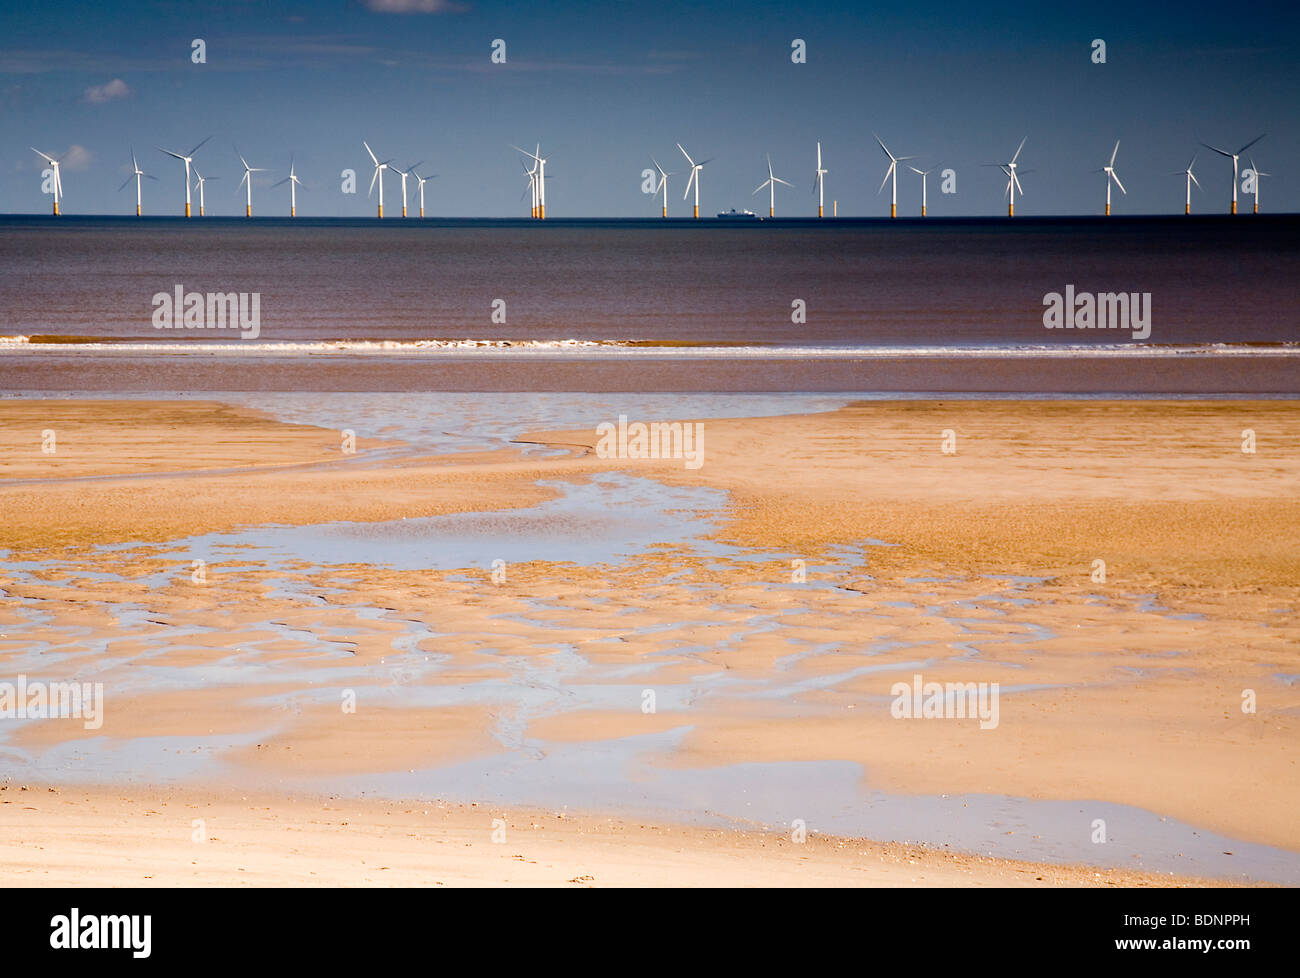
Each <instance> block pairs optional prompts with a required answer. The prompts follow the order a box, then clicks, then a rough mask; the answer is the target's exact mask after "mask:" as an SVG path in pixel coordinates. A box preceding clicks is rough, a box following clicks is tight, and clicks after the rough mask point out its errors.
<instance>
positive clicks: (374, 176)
mask: <svg viewBox="0 0 1300 978" xmlns="http://www.w3.org/2000/svg"><path fill="white" fill-rule="evenodd" d="M378 179H379V167H378V166H376V167H375V172H374V173H373V174H372V175H371V177H370V189H369V190H367V191H366V198H367V199H369V197H370V195H371V194H373V193H374V192H375V181H376V180H378Z"/></svg>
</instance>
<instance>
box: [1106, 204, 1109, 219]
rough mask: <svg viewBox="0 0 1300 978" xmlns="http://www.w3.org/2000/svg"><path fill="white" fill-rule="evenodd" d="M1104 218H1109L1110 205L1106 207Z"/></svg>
mask: <svg viewBox="0 0 1300 978" xmlns="http://www.w3.org/2000/svg"><path fill="white" fill-rule="evenodd" d="M1106 216H1107V217H1110V204H1107V205H1106Z"/></svg>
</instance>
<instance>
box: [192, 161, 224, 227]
mask: <svg viewBox="0 0 1300 978" xmlns="http://www.w3.org/2000/svg"><path fill="white" fill-rule="evenodd" d="M220 179H221V178H220V177H205V176H204V175H203V174H201V173H200V172H199V168H198V167H197V166H195V167H194V182H195V183H196V184H197V185H198V188H199V217H202V216H203V185H204V184H205V183H207V182H208V181H209V180H220Z"/></svg>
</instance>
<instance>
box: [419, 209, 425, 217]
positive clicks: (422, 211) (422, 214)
mask: <svg viewBox="0 0 1300 978" xmlns="http://www.w3.org/2000/svg"><path fill="white" fill-rule="evenodd" d="M420 216H421V217H424V208H423V207H421V208H420Z"/></svg>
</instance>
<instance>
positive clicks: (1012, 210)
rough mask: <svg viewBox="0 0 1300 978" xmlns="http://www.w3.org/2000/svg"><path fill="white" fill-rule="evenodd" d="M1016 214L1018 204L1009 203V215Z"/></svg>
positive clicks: (1013, 215)
mask: <svg viewBox="0 0 1300 978" xmlns="http://www.w3.org/2000/svg"><path fill="white" fill-rule="evenodd" d="M1015 216H1016V205H1015V204H1007V217H1015Z"/></svg>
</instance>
